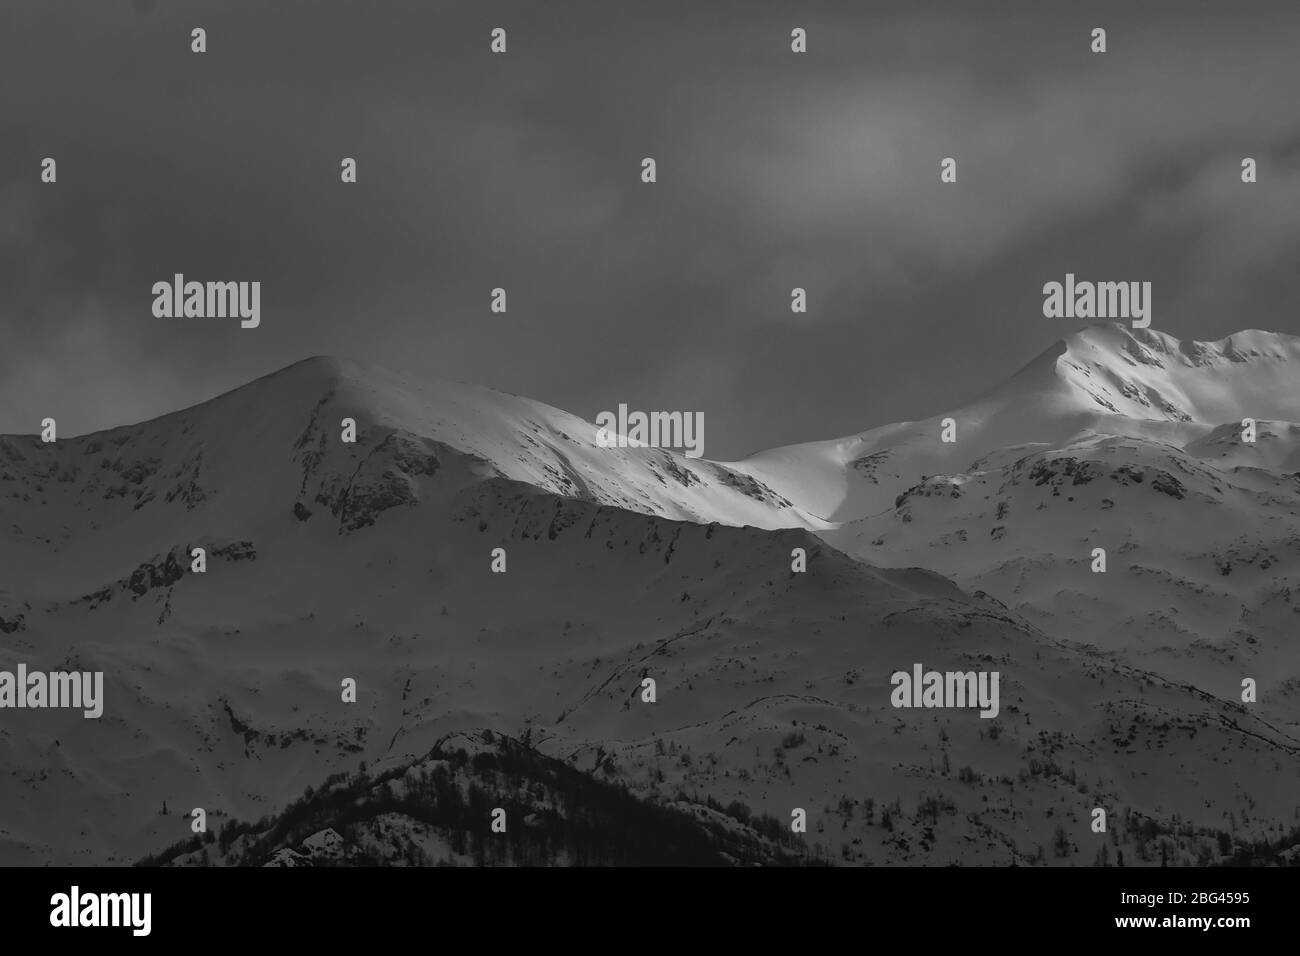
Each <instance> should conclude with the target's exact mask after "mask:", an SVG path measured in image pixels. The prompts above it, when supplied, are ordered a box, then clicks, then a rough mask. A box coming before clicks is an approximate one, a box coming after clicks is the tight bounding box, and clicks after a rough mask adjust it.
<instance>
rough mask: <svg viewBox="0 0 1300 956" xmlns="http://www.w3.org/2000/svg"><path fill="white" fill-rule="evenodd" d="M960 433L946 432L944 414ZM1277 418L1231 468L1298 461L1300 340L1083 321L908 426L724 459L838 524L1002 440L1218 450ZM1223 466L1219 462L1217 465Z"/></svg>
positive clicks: (961, 465)
mask: <svg viewBox="0 0 1300 956" xmlns="http://www.w3.org/2000/svg"><path fill="white" fill-rule="evenodd" d="M949 417H951V418H952V419H953V420H954V421H955V423H956V437H957V440H956V441H955V442H952V443H944V442H942V441H941V440H940V434H941V430H942V425H941V423H942V421H943V420H944V419H945V418H949ZM1246 417H1250V418H1255V419H1259V420H1269V421H1275V422H1277V423H1278V424H1277V426H1276V429H1277V432H1278V434H1277V435H1276V436H1270V437H1269V438H1268V439H1262V440H1261V443H1260V445H1259V447H1258V449H1251V450H1249V451H1244V450H1236V451H1233V452H1231V454H1232V455H1233V456H1237V457H1234V458H1233V459H1232V461H1231V463H1233V464H1248V463H1250V464H1262V465H1269V466H1272V465H1280V466H1283V467H1289V466H1290V465H1294V464H1295V463H1296V461H1297V460H1300V459H1297V458H1296V455H1297V452H1300V444H1298V443H1297V437H1300V436H1297V434H1296V432H1295V431H1294V430H1293V429H1292V428H1291V427H1290V424H1289V423H1293V422H1297V421H1300V338H1296V337H1294V336H1288V335H1281V334H1277V333H1271V332H1260V331H1255V330H1248V331H1244V332H1239V333H1237V334H1236V335H1232V336H1229V337H1228V338H1225V339H1222V340H1220V341H1218V342H1179V341H1178V340H1177V339H1175V338H1173V337H1172V336H1169V335H1166V334H1164V333H1162V332H1157V331H1154V330H1151V329H1129V328H1128V327H1126V326H1122V325H1119V324H1115V323H1107V324H1101V325H1093V326H1089V327H1087V328H1085V329H1083V330H1081V331H1079V332H1077V333H1075V334H1073V335H1071V336H1069V337H1068V338H1066V339H1064V340H1063V341H1061V342H1058V343H1057V344H1056V345H1055V346H1053V347H1052V348H1051V349H1048V350H1047V351H1045V352H1044V353H1043V354H1042V355H1040V356H1039V357H1038V358H1036V359H1035V360H1034V361H1032V362H1030V363H1029V364H1028V365H1027V366H1025V368H1023V369H1022V370H1021V371H1020V372H1018V373H1017V374H1016V375H1014V376H1012V377H1011V378H1010V379H1009V380H1007V381H1006V382H1004V383H1002V384H1001V385H999V386H997V387H996V388H993V389H992V390H990V391H989V392H987V393H985V394H984V395H982V396H980V397H978V398H976V399H975V400H974V401H972V402H970V403H968V404H966V405H964V406H962V407H959V408H955V409H953V410H951V411H947V412H944V413H941V414H939V415H935V416H934V417H932V418H927V419H924V420H921V421H916V422H901V423H898V424H892V425H885V426H882V427H879V428H875V429H872V430H870V431H867V432H863V433H862V434H859V435H852V436H848V437H845V438H840V439H835V440H831V441H823V442H812V443H809V444H803V445H791V446H786V447H783V448H776V449H772V450H769V451H765V452H761V453H759V454H757V455H754V456H752V457H750V458H747V459H745V460H744V461H739V462H735V463H733V464H732V466H731V467H733V468H735V469H737V470H739V471H743V472H745V473H747V474H751V475H753V476H754V477H755V478H757V479H759V480H761V481H762V482H764V484H766V485H768V486H770V487H772V488H774V489H776V490H777V491H778V492H779V493H780V494H781V495H783V496H785V497H786V498H788V499H789V500H790V501H792V502H794V503H795V504H796V505H797V506H799V507H800V508H802V509H804V510H805V511H807V512H809V513H811V514H815V515H818V516H821V517H823V518H826V519H828V520H832V521H851V520H854V519H857V518H861V517H864V516H866V515H870V514H876V513H879V512H881V511H883V510H884V509H886V508H889V507H890V506H892V505H893V502H894V499H895V498H896V497H897V496H898V495H899V494H901V493H902V492H904V491H905V490H907V489H908V488H910V487H911V486H913V485H915V484H917V483H918V482H919V481H920V480H921V479H922V478H923V477H924V476H928V475H936V474H939V475H950V474H958V473H961V472H964V471H967V470H969V466H970V464H971V463H972V462H974V461H976V460H977V459H980V458H984V457H986V456H988V455H990V454H992V453H994V452H996V451H998V450H1000V449H1007V448H1020V447H1026V446H1028V447H1033V446H1036V445H1042V446H1046V447H1060V446H1061V445H1063V444H1066V443H1068V442H1070V441H1072V440H1073V439H1075V438H1079V437H1082V436H1086V435H1088V434H1097V435H1111V436H1121V437H1132V438H1142V439H1146V440H1149V441H1156V442H1166V443H1170V444H1175V445H1178V446H1179V447H1187V448H1188V449H1189V451H1192V452H1193V453H1197V454H1204V455H1205V456H1206V457H1212V456H1213V455H1216V454H1219V453H1220V452H1221V451H1223V449H1222V448H1216V447H1215V442H1216V436H1217V440H1218V441H1219V442H1220V443H1222V442H1223V441H1226V440H1228V436H1229V435H1230V433H1231V431H1232V428H1233V427H1234V426H1235V427H1236V428H1237V429H1238V430H1239V427H1240V422H1241V420H1242V419H1243V418H1246ZM1225 463H1226V462H1225Z"/></svg>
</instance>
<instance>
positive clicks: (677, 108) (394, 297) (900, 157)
mask: <svg viewBox="0 0 1300 956" xmlns="http://www.w3.org/2000/svg"><path fill="white" fill-rule="evenodd" d="M4 21H5V22H4V27H3V29H0V124H2V126H0V128H2V129H3V135H2V136H0V432H28V433H30V432H35V431H37V430H38V429H39V421H40V419H41V418H43V417H45V416H46V415H53V416H55V417H56V418H57V419H58V420H59V423H60V433H61V434H64V435H70V434H77V433H81V432H85V431H89V430H93V429H97V428H102V427H108V426H111V425H116V424H123V423H127V422H131V421H137V420H141V419H144V418H148V417H152V416H155V415H158V414H162V413H165V412H167V411H171V410H173V409H175V408H177V407H180V406H184V405H188V404H192V403H194V402H196V401H200V400H203V399H205V398H208V397H211V396H212V395H214V394H217V393H219V392H221V391H224V390H227V389H229V388H232V387H234V386H236V385H239V384H241V383H243V382H245V381H247V380H249V379H251V378H254V377H256V376H258V375H261V374H265V373H266V372H269V371H272V370H274V369H276V368H279V367H281V366H284V365H287V364H289V363H291V362H293V361H296V360H298V359H300V358H303V357H305V356H307V355H313V354H321V353H326V354H337V355H343V356H347V357H350V358H355V359H359V360H363V361H372V362H377V363H380V364H384V365H389V366H392V367H396V368H403V369H407V370H410V371H412V372H416V373H418V374H422V375H428V376H434V377H445V378H453V379H461V380H465V381H473V382H477V383H481V384H484V385H490V386H493V387H496V388H501V389H504V390H506V391H510V392H515V393H518V394H523V395H528V396H530V397H532V398H537V399H539V400H542V401H546V402H549V403H551V404H554V405H557V406H560V407H562V408H565V409H567V410H569V411H572V412H575V413H577V414H580V415H583V416H584V417H587V418H589V419H590V418H593V417H594V416H595V415H596V413H597V412H598V411H600V410H602V409H607V408H608V409H613V408H616V407H617V406H618V404H619V403H620V402H624V403H627V404H628V405H629V406H631V407H632V408H641V409H647V410H649V409H681V410H690V411H694V410H699V411H703V412H704V413H705V417H706V421H707V429H706V432H705V434H706V439H707V442H706V446H705V454H706V455H708V456H709V457H714V458H732V457H739V456H742V455H744V454H747V453H749V452H751V451H754V450H757V449H759V448H762V447H768V446H772V445H778V444H785V443H789V442H794V441H803V440H813V439H819V438H829V437H833V436H836V435H841V434H849V433H852V432H854V431H857V430H860V429H864V428H867V427H870V426H873V425H877V424H881V423H884V422H887V421H893V420H899V419H906V418H920V417H924V416H928V415H931V414H935V413H938V412H940V411H943V410H944V409H945V408H946V407H948V406H950V405H953V404H955V403H957V402H959V401H961V400H963V399H965V398H967V397H969V396H971V395H972V394H974V393H976V392H978V391H981V390H982V389H983V388H985V387H987V386H989V385H991V384H994V383H995V382H996V381H998V380H1000V379H1002V378H1004V377H1005V376H1007V375H1009V374H1011V373H1012V372H1014V371H1015V370H1016V369H1017V368H1019V367H1020V366H1021V365H1023V364H1024V363H1025V362H1026V361H1028V360H1029V359H1031V358H1032V357H1033V356H1034V355H1036V354H1038V353H1039V352H1040V351H1042V350H1043V349H1044V348H1046V347H1048V346H1049V345H1050V344H1051V343H1052V342H1053V341H1055V340H1056V339H1058V338H1060V337H1062V336H1063V335H1065V334H1068V333H1069V332H1071V331H1073V330H1074V327H1075V326H1074V324H1072V323H1068V322H1067V323H1063V322H1062V321H1060V320H1057V321H1053V320H1049V319H1045V318H1044V317H1043V315H1042V311H1041V303H1042V295H1041V288H1042V285H1043V283H1044V282H1047V281H1050V280H1052V279H1058V280H1059V279H1061V278H1062V277H1063V276H1064V274H1065V273H1066V272H1067V271H1071V272H1075V273H1076V274H1078V275H1079V276H1080V277H1081V278H1094V279H1113V280H1120V279H1129V280H1150V281H1151V282H1152V283H1153V285H1154V287H1153V308H1154V327H1155V328H1158V329H1160V330H1162V331H1166V332H1169V333H1171V334H1174V335H1177V336H1179V337H1180V338H1201V339H1207V338H1208V339H1213V338H1220V337H1222V336H1224V335H1227V334H1230V333H1232V332H1234V331H1237V330H1239V329H1242V328H1265V329H1271V330H1274V331H1283V332H1291V333H1300V314H1298V313H1297V309H1296V302H1297V293H1298V292H1300V269H1298V268H1297V262H1298V261H1300V259H1298V258H1297V254H1298V253H1300V214H1298V211H1300V114H1298V113H1297V112H1296V108H1295V106H1296V94H1297V90H1300V56H1298V55H1297V50H1300V6H1297V5H1296V4H1294V3H1291V2H1285V3H1284V2H1269V3H1263V2H1249V0H1247V2H1234V3H1230V4H1229V3H1202V2H1195V0H1178V2H1143V3H1141V4H1135V3H1117V4H1106V3H1089V4H1080V3H1058V2H1043V0H1037V2H1026V3H1016V2H1002V0H999V2H997V3H992V2H985V3H976V2H961V3H901V2H900V3H865V2H864V3H847V2H825V3H807V2H800V3H793V2H790V3H783V2H765V0H753V2H743V3H741V2H707V0H697V2H691V3H677V2H669V3H666V2H653V3H652V2H628V0H601V2H572V0H548V2H545V3H539V2H536V0H527V2H521V3H499V2H490V0H477V2H466V3H436V2H427V0H421V2H414V0H384V2H360V0H355V2H353V0H349V2H342V0H275V2H273V3H271V2H263V0H257V2H254V0H220V2H180V0H156V2H153V0H93V2H92V0H75V2H73V0H39V2H36V0H6V3H5V11H4ZM194 26H203V27H205V28H206V29H207V31H208V44H209V52H208V53H206V54H204V55H195V54H192V53H190V52H189V42H190V41H189V31H190V29H191V28H192V27H194ZM495 26H502V27H505V28H506V29H507V30H508V31H509V52H508V53H507V54H506V55H504V56H494V55H492V54H491V53H490V52H489V50H488V41H489V31H490V30H491V28H493V27H495ZM795 26H802V27H804V28H806V29H807V30H808V34H809V53H808V54H806V55H803V56H796V55H794V54H792V53H791V52H790V49H789V34H790V30H791V28H793V27H795ZM1094 26H1103V27H1105V28H1106V29H1107V30H1108V34H1109V46H1110V52H1108V53H1106V54H1105V55H1100V56H1096V55H1093V54H1091V53H1090V52H1089V31H1090V29H1091V28H1092V27H1094ZM45 156H52V157H54V158H55V159H57V161H58V173H59V181H58V183H57V184H56V185H52V186H51V185H43V184H41V183H40V181H39V173H40V161H41V159H42V158H43V157H45ZM344 156H354V157H356V159H357V161H358V164H359V182H358V183H357V184H356V185H344V184H342V183H340V182H339V161H340V159H341V158H342V157H344ZM643 156H653V157H655V159H656V160H657V162H658V172H659V182H658V183H657V184H654V185H650V186H647V185H643V184H642V183H641V182H640V179H639V173H640V160H641V158H642V157H643ZM945 156H953V157H955V158H956V159H957V161H958V183H957V184H956V185H955V186H951V185H943V184H941V183H940V182H939V175H938V174H939V162H940V160H941V159H942V158H943V157H945ZM1243 156H1253V157H1255V158H1256V159H1257V160H1258V161H1259V170H1260V173H1259V175H1260V182H1259V183H1258V184H1256V185H1253V186H1245V185H1243V184H1242V183H1241V182H1240V178H1239V164H1240V160H1241V158H1242V157H1243ZM175 272H183V273H185V275H186V276H187V277H188V278H194V279H199V280H208V279H213V280H260V281H261V282H262V324H261V327H260V328H258V329H256V330H243V329H240V328H239V323H238V321H236V320H217V319H156V318H154V317H153V315H152V313H151V304H152V295H151V293H150V287H151V286H152V284H153V283H154V282H155V281H158V280H162V279H169V278H170V277H171V276H172V274H173V273H175ZM796 285H798V286H803V287H805V288H807V289H808V295H809V313H808V314H807V315H805V316H798V315H794V314H792V313H791V312H790V310H789V291H790V288H791V287H792V286H796ZM494 286H504V287H505V288H506V289H507V290H508V294H509V312H508V313H507V314H506V315H504V316H500V315H494V314H492V313H491V312H489V310H488V302H489V292H490V290H491V289H492V288H493V287H494Z"/></svg>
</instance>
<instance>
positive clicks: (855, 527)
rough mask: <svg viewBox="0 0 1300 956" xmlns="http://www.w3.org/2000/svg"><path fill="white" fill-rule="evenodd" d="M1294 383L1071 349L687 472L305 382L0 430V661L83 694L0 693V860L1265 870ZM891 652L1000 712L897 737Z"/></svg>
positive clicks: (1284, 823) (426, 395)
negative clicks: (47, 697) (944, 407)
mask: <svg viewBox="0 0 1300 956" xmlns="http://www.w3.org/2000/svg"><path fill="white" fill-rule="evenodd" d="M1298 372H1300V339H1297V338H1294V337H1290V336H1284V335H1278V334H1273V333H1267V332H1257V331H1248V332H1242V333H1238V334H1237V335H1234V336H1231V337H1230V338H1228V339H1224V340H1222V341H1220V342H1213V343H1196V342H1186V343H1182V342H1179V341H1177V340H1176V339H1173V338H1171V337H1170V336H1167V335H1164V334H1162V333H1159V332H1155V331H1151V330H1130V329H1127V328H1125V327H1122V326H1118V325H1103V326H1093V327H1090V328H1087V329H1084V330H1082V331H1080V332H1078V333H1076V334H1075V335H1073V336H1071V337H1070V338H1068V339H1066V340H1064V341H1063V342H1061V343H1058V344H1057V345H1056V346H1055V347H1053V348H1052V349H1050V350H1048V351H1047V352H1045V353H1044V354H1043V355H1041V356H1040V357H1039V358H1038V359H1036V360H1034V361H1033V362H1031V363H1030V364H1029V365H1028V366H1026V367H1025V368H1024V369H1023V370H1021V371H1020V372H1019V373H1017V374H1016V375H1015V376H1013V377H1012V378H1011V379H1010V380H1008V381H1007V382H1005V383H1003V384H1001V385H998V386H997V387H995V388H992V389H991V390H990V391H988V392H987V393H985V394H984V395H983V396H981V397H979V398H977V399H976V400H975V401H973V402H971V403H970V404H968V405H965V406H963V407H960V408H956V409H953V410H951V411H949V412H946V413H943V414H940V415H937V416H935V417H933V418H930V419H926V420H924V421H917V422H907V423H900V424H894V425H887V426H883V427H880V428H875V429H872V430H870V431H867V432H864V433H862V434H859V435H854V436H851V437H847V438H843V439H838V440H832V441H819V442H813V443H809V444H803V445H793V446H787V447H785V448H778V449H773V450H771V451H767V452H763V453H760V454H757V455H754V456H752V457H750V458H747V459H745V460H744V461H739V462H730V463H723V462H713V461H708V460H705V459H693V458H687V457H684V456H682V455H679V454H677V453H675V452H672V451H669V450H662V449H652V448H606V447H601V446H600V443H599V442H598V441H597V434H596V426H595V424H593V423H590V422H586V421H583V420H581V419H578V418H577V417H575V416H572V415H569V414H567V413H565V412H562V411H559V410H557V409H554V408H551V407H549V406H546V405H543V404H541V403H538V402H534V401H531V400H529V399H525V398H519V397H516V396H511V395H506V394H503V393H500V392H496V391H492V390H488V389H483V388H478V387H474V386H467V385H457V384H448V383H429V382H420V381H413V380H411V379H410V378H408V377H404V376H401V375H397V374H395V373H392V372H389V371H385V370H382V369H375V368H368V367H364V366H361V365H358V364H356V363H352V362H348V361H344V360H339V359H328V358H315V359H309V360H306V361H304V362H300V363H298V364H296V365H293V366H290V367H289V368H286V369H284V370H282V371H280V372H278V373H276V374H274V375H270V376H267V377H265V378H262V379H259V380H257V381H255V382H252V383H250V384H249V385H247V386H245V387H243V388H240V389H237V390H235V391H233V392H230V393H228V394H226V395H223V396H220V397H218V398H215V399H213V400H211V401H209V402H205V403H203V404H201V405H198V406H194V407H192V408H188V409H185V410H182V411H178V412H175V413H173V414H170V415H167V416H164V417H162V418H159V419H155V420H153V421H150V422H145V423H142V424H139V425H133V426H128V427H123V428H116V429H113V430H110V431H105V432H98V433H95V434H92V435H86V436H81V437H78V438H72V439H61V440H59V441H58V442H56V443H53V444H43V443H42V442H41V441H40V440H39V438H38V437H35V436H4V437H0V569H3V576H0V669H9V670H12V669H13V668H14V667H15V666H16V665H17V664H19V663H24V664H26V665H28V666H29V667H31V668H43V669H45V670H57V669H60V668H62V669H79V670H96V671H103V673H104V688H105V689H104V714H103V716H102V717H101V718H99V719H98V720H87V719H84V718H83V717H82V716H81V714H80V712H76V713H73V712H69V711H54V710H0V779H6V780H7V781H8V782H7V783H6V784H5V786H4V787H3V788H0V863H10V864H12V863H47V862H50V863H73V862H95V863H102V862H111V863H131V862H136V861H140V860H146V861H147V862H154V863H157V862H168V863H173V864H194V863H201V862H208V863H214V864H244V865H256V864H273V865H320V864H340V863H355V862H383V863H420V864H433V863H440V862H447V863H455V864H467V865H472V864H475V863H480V864H481V863H537V862H543V861H546V860H554V861H555V862H561V863H584V862H586V863H661V862H674V861H676V862H691V863H718V862H730V863H737V864H742V863H744V864H748V863H766V864H784V863H832V864H861V863H868V862H869V863H874V864H900V863H901V864H921V863H926V864H936V865H943V864H949V863H961V864H1006V863H1011V862H1017V863H1021V864H1029V863H1034V864H1038V863H1042V864H1072V865H1090V864H1094V863H1098V864H1100V863H1105V864H1115V863H1118V862H1120V861H1121V859H1122V862H1123V863H1124V864H1125V865H1139V864H1143V863H1147V864H1157V865H1158V864H1159V863H1160V862H1162V861H1164V862H1169V863H1171V864H1172V863H1194V864H1195V863H1199V864H1210V863H1226V862H1238V863H1243V862H1288V861H1292V860H1294V858H1295V857H1296V856H1297V853H1298V852H1300V851H1297V850H1296V846H1297V845H1298V844H1300V829H1298V828H1300V797H1298V796H1297V793H1300V789H1297V786H1296V784H1297V782H1300V666H1298V664H1300V661H1298V659H1297V651H1296V648H1297V647H1298V646H1300V645H1297V643H1296V641H1295V640H1294V634H1295V632H1296V630H1297V628H1296V625H1297V623H1300V584H1298V583H1297V582H1298V581H1300V560H1298V558H1300V475H1298V474H1297V472H1300V443H1298V439H1300V427H1298V426H1297V425H1296V424H1294V423H1295V422H1297V421H1300V374H1297V373H1298ZM345 418H351V419H353V420H354V421H355V423H356V432H357V440H356V442H355V443H346V442H344V441H342V440H341V433H342V432H341V428H342V424H341V423H342V421H343V419H345ZM1244 419H1252V420H1253V422H1254V423H1255V424H1254V427H1255V439H1256V440H1255V441H1254V442H1250V441H1246V440H1245V439H1244V438H1243V431H1244V426H1243V420H1244ZM945 432H946V435H947V437H950V438H953V439H954V440H952V441H944V437H945ZM196 547H201V548H203V549H204V551H205V553H206V556H207V570H206V571H205V572H204V573H202V574H197V573H194V572H193V571H192V570H191V556H192V554H193V550H194V548H196ZM494 549H504V555H503V557H498V558H497V561H498V563H499V561H500V560H504V561H505V562H506V571H505V573H498V572H495V571H494V570H493V563H494V557H493V552H494ZM798 549H802V553H803V554H805V555H806V560H807V570H806V572H800V571H797V570H793V567H794V566H795V565H796V563H797V560H796V557H795V556H796V555H797V554H798V553H799V552H798ZM1096 549H1102V550H1103V551H1104V552H1105V556H1104V559H1105V562H1106V570H1105V571H1104V573H1098V572H1096V571H1094V570H1093V569H1094V567H1096ZM917 663H920V664H923V665H924V666H925V667H927V668H929V667H933V668H936V669H937V670H939V671H969V670H989V669H992V670H997V671H998V672H999V673H1000V675H1001V688H1002V689H1001V694H1002V701H1001V707H1000V711H999V714H998V716H997V717H996V718H993V719H983V718H980V717H979V716H978V714H977V713H976V712H974V711H972V710H969V709H966V710H962V709H943V708H939V709H895V708H894V707H893V706H891V703H890V692H891V683H890V678H891V674H893V673H894V672H895V671H900V670H902V671H906V670H910V669H911V668H912V667H913V665H914V664H917ZM345 678H351V679H353V680H355V681H356V686H357V698H356V702H355V703H345V702H344V701H343V700H342V699H341V694H340V685H341V682H342V681H343V680H344V679H345ZM646 678H652V679H653V680H654V682H655V693H656V700H655V701H654V702H653V703H649V702H646V701H645V700H644V699H643V692H644V687H643V681H644V680H645V679H646ZM1246 678H1249V679H1251V680H1252V681H1254V682H1255V683H1256V685H1257V688H1258V690H1257V694H1258V699H1257V702H1254V703H1243V701H1242V681H1243V679H1246ZM453 790H454V791H455V795H454V796H453V794H452V791H453ZM198 807H201V808H204V810H205V812H206V814H207V822H208V833H207V834H206V835H200V836H195V835H193V834H192V833H191V829H190V816H189V813H190V811H191V810H192V809H193V808H198ZM495 808H501V809H504V810H505V811H506V817H507V821H508V822H507V828H506V831H505V833H504V834H502V833H495V832H493V831H492V830H491V829H490V828H489V826H488V824H489V820H488V817H487V815H486V814H487V811H490V810H492V809H495ZM1096 808H1102V809H1104V810H1105V811H1106V816H1107V828H1106V830H1105V832H1102V833H1098V832H1095V830H1094V828H1093V825H1092V824H1093V819H1094V816H1093V811H1094V809H1096ZM795 810H803V811H804V813H805V814H806V818H807V832H806V833H795V832H792V831H791V827H790V823H791V821H792V819H793V817H792V813H793V811H795ZM631 819H635V820H636V821H638V822H637V824H636V825H637V826H638V827H640V829H638V830H637V831H636V832H634V833H633V832H629V830H628V825H620V824H619V823H618V822H617V821H618V820H631ZM645 833H654V834H656V835H658V836H660V837H661V838H662V839H659V840H657V841H647V840H646V839H644V834H645Z"/></svg>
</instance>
